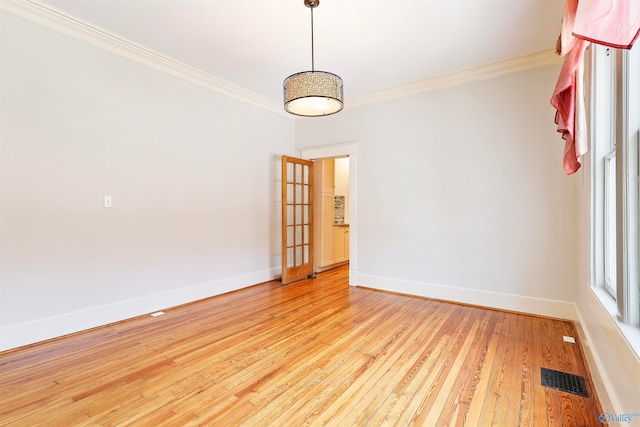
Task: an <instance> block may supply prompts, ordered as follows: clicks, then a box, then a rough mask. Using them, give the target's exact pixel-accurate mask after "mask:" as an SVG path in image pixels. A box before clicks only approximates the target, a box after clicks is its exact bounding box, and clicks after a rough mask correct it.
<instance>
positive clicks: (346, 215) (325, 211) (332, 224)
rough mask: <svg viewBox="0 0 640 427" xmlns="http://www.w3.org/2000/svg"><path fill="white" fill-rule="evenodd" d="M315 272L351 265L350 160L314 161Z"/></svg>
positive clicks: (327, 159)
mask: <svg viewBox="0 0 640 427" xmlns="http://www.w3.org/2000/svg"><path fill="white" fill-rule="evenodd" d="M313 163H314V183H315V185H314V200H315V203H314V218H315V224H314V227H315V228H314V235H315V236H316V239H315V240H314V242H315V251H314V254H315V257H314V272H316V273H319V272H322V271H325V270H330V269H332V268H336V267H339V266H342V265H345V264H347V263H348V262H349V246H350V241H349V237H350V236H349V228H350V217H351V215H350V195H349V157H344V156H343V157H337V158H334V157H332V158H323V159H315V160H314V162H313Z"/></svg>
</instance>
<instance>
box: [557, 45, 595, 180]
mask: <svg viewBox="0 0 640 427" xmlns="http://www.w3.org/2000/svg"><path fill="white" fill-rule="evenodd" d="M588 45H589V42H587V41H584V40H578V41H577V42H576V43H575V44H574V46H573V48H572V49H571V52H569V53H568V54H567V56H566V57H565V59H564V64H562V69H561V70H560V77H559V78H558V82H557V83H556V88H555V90H554V91H553V96H552V97H551V105H553V107H554V108H555V109H556V110H557V112H556V119H555V121H556V124H557V125H558V132H560V133H562V138H563V139H564V141H565V146H564V157H563V160H562V166H563V168H564V171H565V172H566V173H567V174H572V173H574V172H576V171H577V170H578V169H580V166H581V162H580V156H582V155H583V154H585V153H586V152H587V144H586V140H585V138H584V132H583V128H582V126H584V120H583V117H584V114H585V112H584V94H583V93H581V90H578V88H579V89H582V84H581V82H579V80H581V79H582V72H583V70H582V67H583V58H584V51H585V50H586V48H587V46H588ZM581 125H582V126H581Z"/></svg>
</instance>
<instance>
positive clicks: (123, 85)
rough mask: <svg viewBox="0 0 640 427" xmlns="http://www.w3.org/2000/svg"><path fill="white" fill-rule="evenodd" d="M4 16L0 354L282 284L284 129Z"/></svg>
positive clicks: (241, 106) (265, 116)
mask: <svg viewBox="0 0 640 427" xmlns="http://www.w3.org/2000/svg"><path fill="white" fill-rule="evenodd" d="M1 19H2V25H1V40H2V45H1V49H2V51H1V55H2V62H1V73H2V74H1V76H2V79H1V93H2V97H1V105H0V114H1V116H0V117H1V120H2V123H1V134H0V137H1V147H0V149H1V151H0V154H1V158H0V161H1V182H0V183H1V193H0V194H1V197H2V199H1V205H0V206H1V211H0V226H1V236H0V244H1V251H2V259H1V266H0V268H1V280H2V282H1V285H0V298H1V299H0V350H1V349H6V348H12V347H15V346H18V345H22V344H27V343H30V342H34V341H38V340H42V339H47V338H50V337H53V336H57V335H61V334H64V333H69V332H74V331H77V330H81V329H85V328H88V327H93V326H97V325H101V324H105V323H108V322H112V321H116V320H120V319H123V318H127V317H131V316H134V315H139V314H143V313H148V312H151V311H155V310H158V309H162V308H166V307H169V306H173V305H177V304H181V303H185V302H188V301H192V300H195V299H199V298H204V297H207V296H210V295H213V294H216V293H220V292H225V291H228V290H231V289H236V288H239V287H242V286H247V285H251V284H255V283H258V282H261V281H265V280H269V279H271V278H272V277H274V276H275V275H276V274H279V266H280V234H279V227H280V226H279V224H280V219H279V199H280V196H279V188H280V184H279V182H278V179H279V173H278V171H279V156H280V155H281V154H289V155H291V154H293V153H294V121H293V120H291V119H289V118H286V117H284V116H282V115H278V114H274V113H272V112H269V111H265V110H263V109H260V108H257V107H254V106H251V105H248V104H245V103H242V102H240V101H237V100H233V99H230V98H227V97H224V96H222V95H219V94H217V93H215V92H213V91H208V90H206V89H204V88H202V87H199V86H197V85H194V84H190V83H187V82H185V81H182V80H180V79H177V78H175V77H171V76H169V75H167V74H163V73H160V72H157V71H154V70H153V69H151V68H147V67H145V66H143V65H140V64H138V63H135V62H132V61H129V60H127V59H124V58H121V57H119V56H116V55H114V54H111V53H108V52H106V51H103V50H100V49H97V48H95V47H92V46H90V45H88V44H85V43H83V42H81V41H78V40H76V39H73V38H70V37H67V36H64V35H61V34H59V33H56V32H54V31H51V30H48V29H45V28H42V27H39V26H37V25H34V24H32V23H29V22H26V21H23V20H22V19H19V18H16V17H14V16H13V15H10V14H7V13H3V14H2V15H1ZM248 124H250V125H248ZM107 194H108V195H111V196H112V197H113V208H111V209H105V208H103V207H102V202H103V196H104V195H107Z"/></svg>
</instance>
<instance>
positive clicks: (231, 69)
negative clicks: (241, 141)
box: [41, 0, 564, 102]
mask: <svg viewBox="0 0 640 427" xmlns="http://www.w3.org/2000/svg"><path fill="white" fill-rule="evenodd" d="M41 3H44V4H45V5H48V6H50V7H53V8H54V9H57V10H58V11H61V12H63V13H65V14H66V15H69V16H71V17H74V18H77V19H79V20H81V21H84V22H85V23H88V24H91V25H92V26H95V27H98V28H100V29H102V30H105V31H107V32H109V33H111V34H114V35H116V36H118V37H121V38H123V39H125V40H127V41H130V42H133V43H135V44H137V45H140V46H142V47H144V48H147V49H149V50H152V51H155V52H157V53H159V54H161V55H163V56H166V57H169V58H171V59H173V60H176V61H179V62H181V63H184V64H186V65H188V66H190V67H193V68H196V69H198V70H200V71H203V72H205V73H207V74H209V75H212V76H214V77H216V78H218V79H222V80H224V81H226V82H229V83H231V84H232V85H235V86H238V87H240V88H242V89H244V90H248V91H250V92H253V93H255V94H258V95H260V96H262V97H266V98H268V99H272V100H275V101H277V102H281V101H282V81H283V80H284V79H285V78H286V77H287V76H289V75H290V74H293V73H296V72H299V71H305V70H309V69H311V12H310V9H308V8H307V7H305V6H304V3H303V0H263V1H254V0H41ZM563 8H564V2H563V1H562V0H368V1H364V0H322V1H321V4H320V6H319V7H318V8H316V9H314V33H315V68H316V70H322V71H330V72H332V73H335V74H338V75H340V76H341V77H342V78H343V80H344V94H345V98H346V99H347V100H348V98H349V97H353V96H356V95H362V94H366V93H370V92H374V91H378V90H383V89H388V88H390V87H393V86H397V85H400V84H405V83H409V82H417V81H421V80H425V79H429V78H431V77H434V76H441V75H445V74H449V73H452V72H457V71H462V70H466V69H470V68H474V67H478V66H482V65H488V64H492V63H495V62H498V61H503V60H507V59H511V58H516V57H520V56H524V55H529V54H533V53H538V52H541V51H547V50H549V49H552V48H553V47H554V46H555V42H556V39H557V35H558V33H559V31H560V21H561V18H562V11H563Z"/></svg>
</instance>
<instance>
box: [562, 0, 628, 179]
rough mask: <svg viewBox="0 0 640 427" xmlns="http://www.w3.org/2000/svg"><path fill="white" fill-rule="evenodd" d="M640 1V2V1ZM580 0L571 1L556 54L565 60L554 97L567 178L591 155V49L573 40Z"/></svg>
mask: <svg viewBox="0 0 640 427" xmlns="http://www.w3.org/2000/svg"><path fill="white" fill-rule="evenodd" d="M638 1H640V0H638ZM577 8H578V0H567V1H566V3H565V7H564V14H563V16H562V29H561V32H560V37H558V43H557V45H556V53H557V54H558V55H560V56H564V57H565V60H564V63H563V64H562V69H561V70H560V76H559V77H558V82H557V83H556V87H555V89H554V91H553V95H552V96H551V105H552V106H553V107H554V108H555V109H556V118H555V122H556V124H557V125H558V132H560V133H561V134H562V138H563V139H564V141H565V146H564V156H563V160H562V166H563V168H564V171H565V172H566V173H567V174H572V173H574V172H576V171H577V170H578V169H580V166H581V161H580V157H581V156H582V155H583V154H585V153H586V152H587V149H588V147H587V140H586V135H585V132H584V129H585V127H586V126H585V122H586V118H585V108H584V93H583V90H582V79H583V58H584V51H585V49H586V48H587V46H588V45H589V43H588V42H586V41H584V40H579V39H576V38H575V37H574V36H573V34H572V33H573V29H574V24H575V18H576V10H577Z"/></svg>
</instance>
